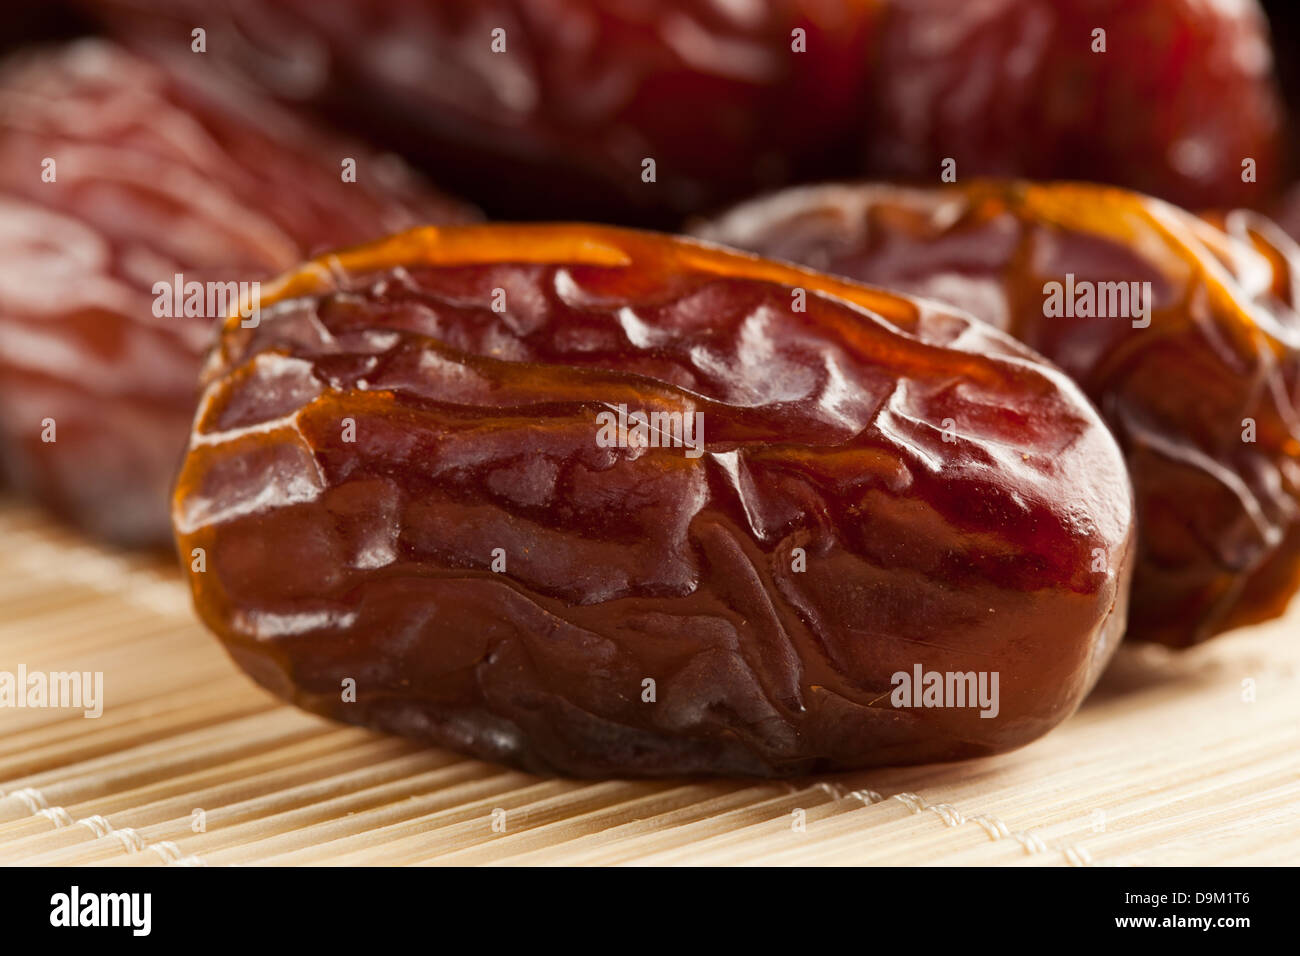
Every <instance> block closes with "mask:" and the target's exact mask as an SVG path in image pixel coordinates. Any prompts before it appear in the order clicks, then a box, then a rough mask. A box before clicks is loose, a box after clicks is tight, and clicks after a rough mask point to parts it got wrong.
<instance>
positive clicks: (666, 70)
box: [88, 0, 879, 226]
mask: <svg viewBox="0 0 1300 956" xmlns="http://www.w3.org/2000/svg"><path fill="white" fill-rule="evenodd" d="M88 6H90V7H92V8H94V9H96V10H97V11H98V12H100V13H107V14H108V15H109V17H110V19H111V20H114V22H116V23H117V24H118V25H120V26H121V27H122V31H121V32H122V33H123V35H124V36H132V37H138V36H140V35H141V33H142V31H143V32H153V31H161V35H162V37H164V38H165V42H173V43H175V44H188V43H189V42H190V40H189V31H190V24H191V23H202V24H203V25H204V26H205V27H206V29H207V30H208V32H209V52H210V54H211V55H212V56H215V57H221V58H226V59H229V60H233V61H234V62H236V63H238V65H239V67H240V69H241V70H243V71H245V72H247V73H248V74H249V75H252V76H254V77H255V78H257V79H258V80H259V81H260V82H262V83H263V84H265V85H266V86H267V87H268V88H269V89H271V90H274V91H275V92H277V93H278V94H279V95H282V96H284V97H285V98H287V99H291V100H298V101H303V102H309V103H313V104H315V105H316V106H318V107H320V108H322V109H323V110H324V111H326V112H327V113H328V114H329V116H330V117H331V118H344V119H345V120H346V122H348V123H349V124H351V125H353V126H356V127H359V128H361V129H364V130H365V131H366V132H368V133H369V134H371V135H373V136H374V137H375V138H377V139H380V140H382V141H385V142H386V143H387V144H388V145H389V146H390V147H391V148H395V149H398V150H400V151H401V152H403V153H405V154H407V155H409V156H410V157H412V158H413V159H417V160H419V161H420V163H421V165H422V166H424V167H426V168H428V169H429V171H430V172H431V173H432V174H433V175H434V176H435V178H436V179H437V180H438V181H439V182H442V183H446V184H448V185H449V186H451V187H453V188H457V189H461V190H464V191H467V192H468V193H470V194H472V195H473V196H474V198H475V199H477V200H479V201H481V202H482V203H483V204H484V205H485V206H486V207H487V208H488V209H489V211H490V212H492V213H494V214H496V215H499V216H501V217H502V218H510V219H518V218H521V217H526V216H533V217H541V218H556V219H563V220H566V221H571V220H574V219H595V218H599V219H613V220H616V221H636V222H639V223H643V224H659V225H664V226H675V225H677V223H679V222H680V219H681V217H682V216H683V215H684V214H686V213H688V212H693V211H698V210H701V209H705V208H716V207H717V206H718V205H719V204H721V203H724V202H727V201H731V200H736V199H740V198H743V197H744V196H746V195H752V194H753V193H754V192H755V191H756V190H758V189H761V188H771V187H773V186H776V185H779V184H781V183H784V182H789V181H790V180H791V178H792V177H793V176H799V175H800V174H803V176H804V177H805V178H806V176H807V175H810V174H811V175H814V176H817V175H834V174H836V173H837V172H839V171H841V170H837V169H836V168H835V167H833V166H830V165H828V160H830V159H831V158H832V157H839V156H844V157H851V156H852V155H853V154H854V152H855V149H854V147H853V144H855V143H856V142H857V139H856V134H857V132H858V131H859V130H860V128H861V115H862V97H863V96H864V94H865V92H866V85H867V84H866V74H867V69H868V66H869V51H870V49H871V48H872V39H873V36H874V32H873V23H874V20H875V17H876V10H877V8H878V7H879V2H878V0H762V2H759V3H742V4H735V3H717V2H715V0H654V2H631V3H629V2H627V0H473V2H464V0H422V2H394V0H379V2H374V0H364V2H362V0H353V2H332V3H320V2H319V0H276V2H270V0H253V2H248V0H217V2H213V0H183V2H181V3H179V4H178V3H177V2H176V0H94V2H90V3H88ZM133 14H134V15H133ZM796 31H798V34H796ZM647 159H652V160H653V161H654V168H653V170H647V169H646V167H645V166H644V161H645V160H647ZM650 175H653V181H647V177H648V176H650Z"/></svg>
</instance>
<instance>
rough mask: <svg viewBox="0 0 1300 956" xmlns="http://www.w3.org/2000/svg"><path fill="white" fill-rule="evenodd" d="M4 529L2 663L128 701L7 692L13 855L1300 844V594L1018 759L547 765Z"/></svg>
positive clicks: (1132, 675)
mask: <svg viewBox="0 0 1300 956" xmlns="http://www.w3.org/2000/svg"><path fill="white" fill-rule="evenodd" d="M0 541H2V542H3V546H2V547H0V671H9V672H16V671H17V669H18V667H19V666H20V665H26V667H27V668H28V669H29V671H36V670H44V671H69V670H76V671H90V672H97V671H98V672H102V673H103V675H104V701H105V703H104V711H103V715H102V716H101V717H99V718H97V719H88V718H86V717H84V716H83V715H82V713H81V711H79V710H69V709H49V708H46V709H33V708H3V709H0V863H4V864H40V865H46V864H88V865H112V866H159V865H164V864H173V865H187V864H188V865H213V866H215V865H222V864H243V865H251V864H309V865H319V864H387V865H391V864H427V865H442V864H486V863H496V864H618V863H622V864H694V863H701V864H944V865H948V864H955V865H961V864H976V865H1007V866H1042V865H1048V866H1061V865H1075V866H1082V865H1167V864H1228V863H1233V864H1295V863H1297V862H1300V605H1297V606H1295V607H1293V610H1292V613H1291V614H1290V616H1289V617H1288V618H1286V619H1284V620H1281V621H1277V622H1273V623H1271V624H1269V625H1265V626H1261V627H1257V628H1252V629H1248V630H1243V631H1240V632H1237V633H1234V634H1231V635H1227V636H1226V637H1223V638H1220V639H1218V640H1216V641H1214V642H1211V643H1210V644H1208V645H1205V646H1203V647H1201V648H1197V649H1195V650H1193V651H1191V652H1188V653H1183V654H1174V653H1169V652H1165V651H1163V650H1162V649H1160V648H1151V647H1130V648H1122V649H1121V652H1120V656H1119V658H1118V659H1117V661H1116V663H1115V664H1114V665H1113V666H1112V667H1111V669H1110V671H1109V672H1108V673H1107V675H1106V676H1105V678H1104V679H1103V681H1102V684H1101V686H1100V687H1099V688H1098V690H1097V691H1096V692H1094V694H1093V695H1092V697H1091V698H1090V699H1089V700H1088V702H1087V703H1086V704H1085V705H1084V707H1083V709H1082V710H1081V711H1080V712H1079V713H1078V714H1076V715H1075V716H1074V717H1073V718H1071V719H1070V720H1069V721H1067V722H1066V723H1065V724H1063V725H1062V726H1061V727H1059V728H1058V729H1057V730H1055V731H1054V732H1053V733H1051V734H1049V735H1048V736H1047V737H1045V738H1043V739H1042V740H1039V741H1037V742H1036V743H1034V744H1032V745H1030V746H1028V747H1025V748H1023V749H1022V750H1019V751H1017V752H1015V753H1011V754H1005V755H1002V756H1000V757H994V758H988V759H983V760H977V761H971V762H967V763H964V764H952V765H942V766H927V767H912V768H901V769H893V770H877V771H870V772H864V773H859V774H853V775H848V776H840V777H833V778H829V777H828V778H825V779H818V780H808V781H797V782H794V783H761V782H752V781H740V782H736V781H714V782H707V783H692V782H686V781H662V782H637V783H633V782H626V781H611V782H590V781H572V780H548V779H541V778H536V777H531V776H528V775H527V774H522V773H518V772H515V771H511V770H508V769H504V768H501V767H497V766H493V765H489V764H484V763H481V762H479V761H475V760H470V759H467V758H464V757H460V756H457V755H455V754H451V753H447V752H445V751H438V750H428V749H422V748H420V747H417V746H414V745H412V744H410V743H408V742H405V741H401V740H396V739H392V738H387V737H382V736H379V735H376V734H371V733H368V732H366V731H362V730H358V729H355V728H346V727H341V726H337V725H334V724H331V723H328V722H326V721H324V720H321V719H318V718H315V717H312V716H309V715H307V714H304V713H301V712H299V711H297V710H295V709H294V708H292V707H288V706H285V705H282V704H279V703H277V702H276V701H275V700H274V699H272V698H271V697H269V696H268V695H266V694H265V693H263V692H262V691H261V690H259V689H258V688H257V687H256V686H254V685H253V684H252V683H251V682H250V681H248V680H247V679H245V678H244V677H243V675H242V674H241V673H240V672H239V671H238V669H237V668H236V667H235V666H234V665H233V664H231V663H230V661H229V660H228V659H227V658H226V656H225V654H224V653H223V651H222V650H221V648H220V646H219V645H218V643H217V642H216V640H215V639H213V638H212V637H210V636H209V635H208V634H207V633H206V632H205V631H204V630H203V628H202V627H201V626H200V625H199V624H198V623H197V622H196V620H195V619H194V617H193V615H192V614H191V612H190V609H189V599H188V594H187V592H186V590H185V588H184V586H183V584H182V582H181V579H180V576H179V575H178V574H177V573H176V572H174V571H173V570H172V569H171V568H170V567H168V566H166V565H165V564H158V563H156V562H152V561H150V560H148V559H145V558H140V557H132V556H123V555H120V554H116V553H113V552H110V551H107V550H101V549H100V548H97V547H95V546H94V545H90V544H87V543H86V542H85V541H83V540H81V539H79V538H78V537H76V536H75V535H74V534H72V533H70V532H68V531H65V530H63V529H61V528H59V527H57V526H55V525H52V524H51V523H49V522H48V521H47V520H45V519H44V518H42V517H41V516H40V515H39V514H37V513H36V512H35V511H33V510H31V509H28V508H25V507H23V506H21V505H18V504H15V503H13V502H6V501H0ZM800 811H801V812H800ZM801 821H802V826H800V825H799V824H800V822H801Z"/></svg>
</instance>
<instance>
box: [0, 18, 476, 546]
mask: <svg viewBox="0 0 1300 956" xmlns="http://www.w3.org/2000/svg"><path fill="white" fill-rule="evenodd" d="M347 161H351V162H354V163H355V170H356V176H355V181H354V182H349V181H345V175H346V169H345V163H346V162H347ZM396 162H397V161H396V160H394V159H393V158H392V157H380V156H376V155H375V154H373V153H371V152H370V151H368V150H364V149H359V148H357V147H356V146H355V144H353V143H351V142H349V141H347V140H340V139H338V138H335V137H332V136H328V135H326V134H323V133H321V132H320V131H318V130H315V129H312V128H310V127H309V126H307V125H305V124H304V123H303V122H302V121H301V120H300V119H299V118H297V117H296V116H294V115H292V114H289V113H286V111H285V110H284V109H282V108H281V107H279V106H276V105H274V104H272V103H270V102H266V101H264V100H262V99H260V98H257V97H253V96H250V95H249V94H247V93H246V92H244V91H243V90H242V89H241V88H239V87H237V86H236V85H234V84H233V83H232V82H226V81H220V80H218V79H217V77H215V76H214V75H211V74H208V73H202V72H199V71H196V70H193V69H186V68H184V67H183V66H182V65H181V64H180V63H170V62H169V63H167V64H163V63H155V62H146V61H145V60H143V59H141V58H139V57H137V56H134V55H132V54H129V53H127V52H125V51H123V50H121V49H118V48H116V47H114V46H112V45H109V44H107V43H104V42H102V41H81V42H78V43H75V44H73V45H71V46H67V47H63V48H60V49H57V50H50V51H37V52H33V53H32V54H29V55H24V56H20V57H19V58H16V59H13V60H10V61H8V62H6V63H5V64H4V65H3V66H2V67H0V472H2V473H3V475H4V476H5V478H6V479H7V480H8V481H9V482H10V483H11V484H12V485H14V486H16V487H17V488H18V489H20V490H22V491H23V492H25V493H26V494H28V495H31V496H34V497H36V498H38V499H40V500H41V501H42V502H44V503H45V504H46V505H47V506H49V507H50V508H51V509H52V510H54V511H55V512H57V513H58V514H60V515H62V516H64V517H65V518H67V519H70V520H71V521H72V522H74V523H76V524H77V525H79V526H81V527H82V528H84V529H86V530H88V531H91V532H93V533H95V534H97V535H99V536H102V537H104V538H107V539H109V540H111V541H114V542H116V543H119V544H124V545H140V546H159V547H168V546H170V544H171V526H170V522H169V520H168V505H167V503H168V500H169V498H170V490H171V484H172V480H173V478H174V477H175V473H176V467H177V465H178V464H179V462H180V455H181V451H182V449H183V448H184V445H185V436H186V435H187V433H188V431H189V424H190V422H191V420H192V419H193V415H194V402H195V399H196V396H197V387H198V375H199V369H200V367H201V365H202V358H203V354H204V352H205V351H206V349H207V348H208V346H209V345H210V340H211V338H212V334H213V327H214V325H215V324H216V322H217V320H219V319H220V318H221V317H222V316H223V315H224V313H225V311H226V310H225V308H221V307H220V305H219V303H220V302H221V298H220V296H226V298H227V299H237V297H238V295H237V284H238V283H239V282H251V281H257V280H261V279H264V278H267V277H269V276H274V275H275V274H277V273H279V272H282V271H284V270H285V269H287V268H290V267H291V266H293V265H294V264H296V263H297V262H299V261H301V260H302V258H303V257H304V256H307V255H310V254H312V253H314V252H318V251H321V250H323V249H325V248H330V247H333V246H337V245H341V244H346V243H351V242H360V241H362V240H365V239H373V238H376V237H378V236H380V235H384V234H387V233H388V232H391V231H392V230H394V229H398V228H406V227H409V226H412V225H416V224H419V223H421V222H457V221H470V220H471V219H472V218H473V216H472V215H471V213H470V211H469V210H468V209H467V208H466V207H463V206H461V205H460V204H458V203H454V202H452V201H450V200H448V199H446V198H444V197H442V196H439V195H437V194H436V193H434V192H432V191H431V190H429V189H428V188H427V187H424V186H422V185H420V184H418V183H417V182H416V181H415V180H414V178H413V177H411V176H410V175H409V174H408V173H406V172H405V171H404V170H403V169H402V168H401V167H400V164H396ZM160 283H161V285H159V284H160ZM226 283H229V286H227V285H226ZM248 288H251V287H248ZM196 289H197V290H199V294H198V295H197V296H194V295H192V293H193V292H194V291H195V290H196Z"/></svg>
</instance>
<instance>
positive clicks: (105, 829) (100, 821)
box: [77, 813, 113, 837]
mask: <svg viewBox="0 0 1300 956" xmlns="http://www.w3.org/2000/svg"><path fill="white" fill-rule="evenodd" d="M77 826H79V827H85V828H86V829H87V830H89V831H90V832H91V833H93V834H95V836H97V837H102V836H108V835H109V834H110V833H112V832H113V828H112V826H110V825H109V822H108V821H107V820H105V819H104V818H103V817H101V816H100V815H99V814H98V813H92V814H91V815H90V816H88V817H83V818H82V819H80V820H78V821H77Z"/></svg>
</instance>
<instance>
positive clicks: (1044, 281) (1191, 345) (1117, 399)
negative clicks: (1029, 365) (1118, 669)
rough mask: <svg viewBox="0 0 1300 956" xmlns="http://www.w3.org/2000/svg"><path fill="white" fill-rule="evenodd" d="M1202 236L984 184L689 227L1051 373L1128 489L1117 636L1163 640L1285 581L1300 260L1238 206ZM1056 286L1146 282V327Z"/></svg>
mask: <svg viewBox="0 0 1300 956" xmlns="http://www.w3.org/2000/svg"><path fill="white" fill-rule="evenodd" d="M1217 226H1220V227H1222V228H1216V225H1214V224H1210V223H1207V222H1206V221H1203V220H1202V219H1199V218H1198V217H1196V216H1193V215H1191V214H1190V213H1186V212H1183V211H1182V210H1180V209H1176V208H1174V207H1172V206H1170V205H1168V204H1166V203H1163V202H1160V201H1158V200H1154V199H1149V198H1146V197H1143V196H1140V195H1137V194H1134V193H1128V192H1124V191H1122V190H1116V189H1109V188H1106V187H1100V186H1089V185H1080V184H1038V185H1032V184H1025V183H1017V182H1013V181H996V180H992V181H984V182H975V183H972V184H970V185H966V186H956V187H952V188H948V189H931V190H912V189H903V188H898V187H894V186H887V185H875V184H858V185H853V184H846V185H829V186H821V187H809V188H805V189H796V190H789V191H787V192H785V193H781V194H776V195H774V196H770V197H767V198H764V199H759V200H755V201H753V202H751V203H747V204H744V205H742V206H740V207H737V208H736V209H734V210H732V211H731V212H730V213H728V214H726V215H725V216H723V217H721V218H720V219H718V220H716V221H715V222H713V223H711V224H707V225H704V226H702V227H701V228H700V229H699V232H700V234H701V235H704V236H706V237H708V238H711V239H714V240H717V241H720V242H725V243H728V244H731V245H734V246H738V247H741V248H746V249H752V250H754V251H756V252H760V253H762V254H764V255H769V256H773V257H776V258H782V259H788V260H791V261H794V262H799V263H803V264H805V265H809V266H812V267H815V268H819V269H825V270H827V271H828V272H832V273H835V274H837V275H844V276H848V277H850V278H853V279H857V280H859V281H863V282H870V283H877V284H880V285H885V286H888V287H890V288H897V289H900V290H903V291H907V292H910V293H913V294H916V295H924V296H932V297H934V298H937V299H940V300H943V301H946V302H951V303H953V304H955V305H957V306H960V307H962V308H964V309H967V310H969V311H970V312H971V313H972V314H974V315H976V316H977V317H979V318H981V319H984V320H986V321H988V322H990V323H992V324H993V325H996V326H997V327H999V328H1001V329H1004V330H1006V331H1008V332H1010V333H1011V334H1012V335H1014V336H1015V337H1016V338H1018V339H1020V340H1021V341H1023V342H1024V343H1026V344H1027V345H1029V346H1031V347H1032V348H1034V349H1035V350H1037V351H1038V352H1040V353H1042V354H1043V355H1045V356H1046V357H1047V358H1049V359H1051V360H1052V361H1054V362H1055V363H1056V364H1057V365H1059V366H1060V367H1061V368H1062V369H1064V370H1065V371H1066V372H1067V373H1068V374H1069V375H1070V376H1071V377H1072V378H1073V379H1074V380H1075V381H1077V382H1078V383H1079V385H1080V386H1081V387H1082V388H1083V390H1084V391H1085V392H1086V393H1087V394H1088V395H1089V397H1090V398H1092V400H1093V401H1094V402H1095V403H1096V405H1097V407H1098V408H1099V409H1100V410H1101V412H1102V414H1103V415H1104V416H1105V418H1106V420H1107V422H1108V423H1109V424H1110V426H1111V428H1112V429H1113V431H1114V432H1115V435H1116V436H1117V438H1118V439H1119V442H1120V445H1121V446H1122V447H1123V448H1124V451H1125V455H1126V457H1127V459H1128V464H1129V470H1130V473H1131V474H1132V478H1133V485H1134V491H1135V494H1136V499H1137V513H1138V526H1139V535H1138V537H1139V558H1138V564H1137V569H1136V571H1135V574H1134V580H1133V601H1132V604H1131V611H1130V621H1129V631H1128V633H1129V636H1130V637H1133V638H1138V639H1146V640H1152V641H1158V642H1161V643H1164V644H1169V645H1173V646H1178V647H1181V646H1186V645H1189V644H1194V643H1197V642H1200V641H1203V640H1205V639H1206V638H1209V637H1211V636H1213V635H1214V634H1217V633H1219V632H1220V631H1224V630H1227V629H1228V628H1231V627H1235V626H1238V625H1241V624H1249V623H1253V622H1256V621H1260V620H1265V619H1268V618H1271V617H1275V616H1277V615H1279V614H1281V613H1282V611H1283V609H1284V608H1285V606H1286V604H1287V601H1288V599H1289V598H1290V596H1291V594H1292V593H1293V592H1294V591H1295V589H1296V587H1297V585H1298V584H1300V416H1298V415H1297V408H1298V407H1300V319H1298V318H1297V313H1296V308H1295V307H1296V302H1295V299H1294V295H1295V288H1296V286H1295V280H1296V277H1297V275H1300V273H1298V272H1297V269H1298V268H1300V250H1298V249H1297V247H1296V245H1295V244H1294V243H1293V242H1292V241H1290V240H1289V239H1288V237H1287V236H1285V235H1284V234H1283V233H1282V231H1281V230H1280V229H1278V228H1277V227H1276V226H1275V225H1273V224H1272V223H1271V222H1269V221H1268V220H1267V219H1264V218H1263V217H1261V216H1258V215H1256V214H1254V213H1248V212H1240V211H1239V212H1235V213H1230V214H1228V215H1227V216H1220V217H1218V218H1217ZM1225 230H1226V231H1225ZM1067 276H1073V281H1074V283H1075V287H1076V288H1077V289H1082V288H1083V287H1084V285H1087V284H1093V283H1097V284H1100V283H1106V282H1123V283H1133V282H1137V283H1144V282H1145V283H1150V286H1149V287H1148V289H1149V299H1148V302H1149V304H1150V306H1151V308H1150V310H1149V315H1148V316H1147V320H1149V325H1147V326H1146V327H1137V326H1138V325H1140V324H1141V323H1142V321H1144V320H1143V319H1142V318H1141V317H1140V316H1138V315H1136V314H1134V315H1132V317H1131V318H1126V317H1124V316H1115V317H1100V316H1098V317H1079V316H1078V315H1077V314H1076V315H1074V316H1069V315H1064V314H1060V311H1059V310H1057V314H1055V315H1051V314H1048V312H1049V307H1048V305H1047V301H1048V298H1049V295H1050V294H1051V292H1052V290H1051V288H1050V287H1049V283H1058V284H1059V289H1060V291H1061V292H1062V293H1064V288H1065V283H1066V282H1067ZM1096 288H1100V286H1099V285H1098V286H1094V290H1095V289H1096ZM1129 288H1130V289H1132V287H1131V286H1130V287H1129ZM1140 289H1141V287H1140V286H1139V290H1140ZM1077 297H1078V293H1076V297H1075V298H1076V301H1077ZM1096 311H1099V310H1096ZM1250 422H1254V428H1253V439H1254V440H1253V441H1250V440H1245V439H1246V438H1247V437H1248V435H1250V434H1252V433H1250V432H1249V429H1250V425H1249V423H1250Z"/></svg>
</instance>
